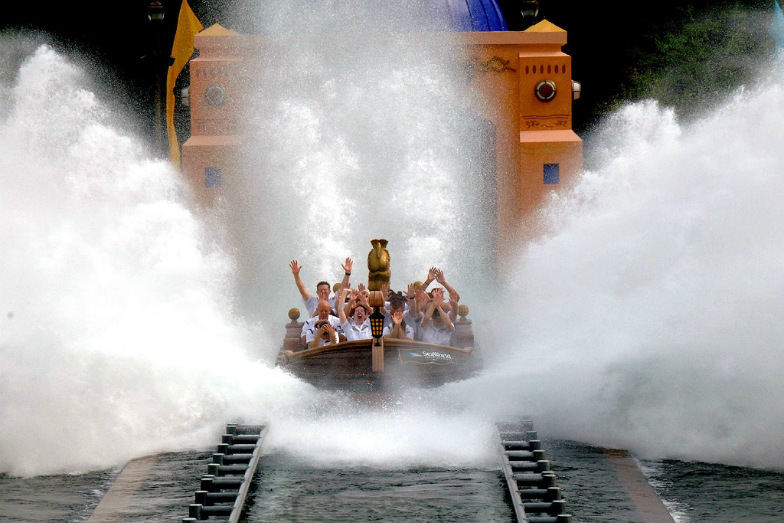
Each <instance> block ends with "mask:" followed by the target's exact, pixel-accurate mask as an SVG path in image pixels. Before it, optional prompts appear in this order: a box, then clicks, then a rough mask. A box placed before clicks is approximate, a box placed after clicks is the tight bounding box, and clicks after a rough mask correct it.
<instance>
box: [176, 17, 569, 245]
mask: <svg viewBox="0 0 784 523" xmlns="http://www.w3.org/2000/svg"><path fill="white" fill-rule="evenodd" d="M431 38H435V39H438V38H439V36H438V35H432V36H431ZM442 39H443V41H444V46H445V49H444V52H445V53H449V54H451V55H453V56H456V57H458V59H461V60H464V61H465V70H466V73H467V75H468V78H469V81H470V82H471V83H472V87H473V89H472V92H474V93H476V95H475V97H474V99H472V100H471V101H470V102H469V104H470V105H471V107H468V108H467V110H468V111H470V112H473V114H475V115H476V118H477V120H483V121H486V122H490V123H491V127H492V128H493V129H494V131H495V140H494V143H495V148H496V150H495V151H494V153H495V154H494V155H492V156H494V157H495V159H496V165H495V173H496V180H495V187H496V191H497V196H496V209H495V213H496V220H495V223H496V224H497V225H496V227H497V231H496V234H495V237H496V241H497V255H498V256H497V257H498V259H500V260H503V259H506V258H507V256H510V255H512V254H513V253H514V251H515V250H516V249H517V248H518V247H519V246H520V244H521V243H523V242H525V241H526V240H528V239H530V238H531V237H533V236H535V235H536V234H537V233H538V232H539V227H538V224H537V221H536V213H537V211H538V209H539V208H540V207H541V205H542V203H543V202H544V201H546V199H547V198H548V194H549V193H550V192H551V191H554V190H558V189H559V188H562V187H564V186H568V185H569V184H570V183H571V182H572V181H573V180H574V179H575V177H576V175H577V174H578V173H579V172H580V171H581V170H582V158H583V149H582V140H581V139H580V138H579V137H578V136H577V135H576V134H575V133H574V132H573V131H572V78H571V74H572V71H571V57H570V56H568V55H566V54H564V53H563V52H562V50H561V49H562V47H563V45H565V44H566V32H565V31H564V30H562V29H560V28H558V27H556V26H554V25H553V24H551V23H549V22H547V21H543V22H540V23H539V24H537V25H536V26H534V27H532V28H530V29H528V30H527V31H504V32H475V33H459V34H458V38H457V40H456V39H455V35H454V34H452V35H449V37H442ZM259 45H260V43H259V42H258V40H257V39H256V38H255V37H249V36H244V35H239V34H237V33H234V32H232V31H228V30H226V29H224V28H222V27H220V26H213V27H210V28H208V29H206V30H204V31H202V32H201V33H199V35H197V36H196V41H195V47H196V48H197V49H198V50H199V53H200V54H199V56H198V57H197V58H195V59H193V60H191V122H192V123H191V132H192V136H191V138H190V139H189V140H188V141H186V142H185V144H184V145H183V155H182V158H183V159H182V164H183V170H184V171H185V173H186V174H187V176H188V177H189V178H190V179H191V180H192V182H193V185H194V188H195V190H196V193H197V194H198V195H199V199H200V201H202V202H203V203H204V204H206V205H209V203H210V202H211V201H212V200H213V199H214V197H215V196H216V195H217V194H219V193H220V191H221V188H220V187H213V188H207V187H205V169H207V168H212V169H213V171H214V169H215V168H219V169H220V172H221V179H222V181H223V183H224V184H225V183H226V182H227V181H230V179H231V177H232V172H233V170H235V169H237V168H238V167H237V165H238V164H237V163H236V161H235V160H236V156H237V154H238V152H239V147H240V145H241V137H240V136H238V131H237V119H236V116H237V111H241V109H242V102H241V93H240V91H239V89H240V87H241V85H242V82H243V81H244V80H243V77H242V74H243V70H242V61H243V57H244V56H245V55H246V53H249V52H251V49H254V48H255V49H258V48H259ZM456 45H457V46H459V49H455V46H456ZM542 80H549V81H551V82H553V84H554V85H555V86H556V95H555V96H554V97H553V98H552V99H551V100H549V101H542V100H540V99H539V98H537V96H536V94H535V89H536V86H537V84H538V83H539V82H541V81H542ZM546 164H557V165H558V167H559V183H558V184H557V185H553V184H546V183H545V180H544V176H543V171H544V166H545V165H546ZM224 186H225V185H224Z"/></svg>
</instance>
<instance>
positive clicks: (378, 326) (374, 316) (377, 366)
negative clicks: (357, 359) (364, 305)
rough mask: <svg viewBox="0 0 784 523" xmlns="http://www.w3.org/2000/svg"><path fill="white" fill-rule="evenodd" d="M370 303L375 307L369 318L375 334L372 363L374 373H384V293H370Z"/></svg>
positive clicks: (371, 328)
mask: <svg viewBox="0 0 784 523" xmlns="http://www.w3.org/2000/svg"><path fill="white" fill-rule="evenodd" d="M368 303H369V304H370V306H371V307H373V312H372V313H371V314H370V316H369V317H368V318H369V319H370V331H371V333H372V334H373V348H372V349H371V350H372V353H371V363H372V367H373V372H383V371H384V313H383V312H381V309H382V308H383V307H384V293H383V292H381V291H370V298H369V299H368Z"/></svg>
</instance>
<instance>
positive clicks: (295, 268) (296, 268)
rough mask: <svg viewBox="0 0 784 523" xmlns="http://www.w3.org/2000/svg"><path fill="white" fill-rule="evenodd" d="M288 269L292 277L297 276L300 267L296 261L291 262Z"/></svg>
mask: <svg viewBox="0 0 784 523" xmlns="http://www.w3.org/2000/svg"><path fill="white" fill-rule="evenodd" d="M289 267H291V274H293V275H294V276H299V271H300V270H302V265H300V264H299V262H298V261H297V260H291V263H289Z"/></svg>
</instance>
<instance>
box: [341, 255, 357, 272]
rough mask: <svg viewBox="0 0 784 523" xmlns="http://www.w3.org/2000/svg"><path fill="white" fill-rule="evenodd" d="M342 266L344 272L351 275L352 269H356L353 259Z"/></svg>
mask: <svg viewBox="0 0 784 523" xmlns="http://www.w3.org/2000/svg"><path fill="white" fill-rule="evenodd" d="M340 266H341V267H343V271H344V272H346V273H348V274H351V269H352V267H354V260H352V259H351V258H346V263H343V264H341V265H340Z"/></svg>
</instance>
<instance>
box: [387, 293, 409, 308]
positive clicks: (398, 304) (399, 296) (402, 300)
mask: <svg viewBox="0 0 784 523" xmlns="http://www.w3.org/2000/svg"><path fill="white" fill-rule="evenodd" d="M405 305H406V297H405V296H403V292H402V291H398V292H393V293H392V294H390V295H389V306H390V307H392V308H395V309H402V308H403V307H405Z"/></svg>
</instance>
